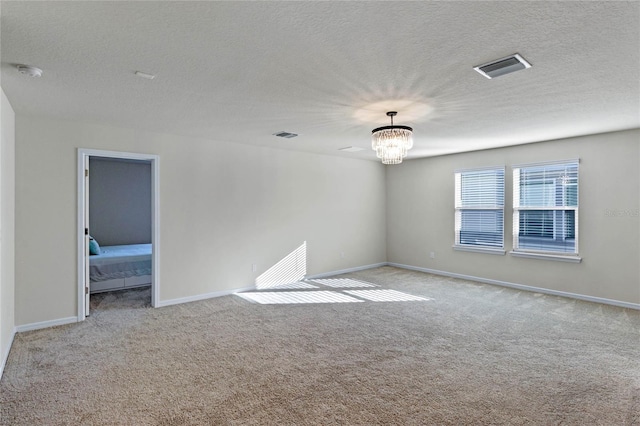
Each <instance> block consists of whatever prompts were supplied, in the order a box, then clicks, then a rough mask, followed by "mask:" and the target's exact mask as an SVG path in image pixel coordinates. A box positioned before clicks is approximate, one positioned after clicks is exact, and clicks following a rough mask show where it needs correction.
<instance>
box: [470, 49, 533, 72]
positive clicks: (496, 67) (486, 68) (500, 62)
mask: <svg viewBox="0 0 640 426" xmlns="http://www.w3.org/2000/svg"><path fill="white" fill-rule="evenodd" d="M526 68H531V64H530V63H529V62H527V61H526V59H524V58H523V57H522V56H520V55H518V54H517V53H515V54H513V55H511V56H507V57H506V58H501V59H496V60H495V61H491V62H489V63H486V64H482V65H478V66H477V67H473V69H474V70H476V71H478V72H479V73H480V74H482V75H484V76H485V77H487V78H494V77H499V76H501V75H505V74H509V73H512V72H515V71H519V70H523V69H526Z"/></svg>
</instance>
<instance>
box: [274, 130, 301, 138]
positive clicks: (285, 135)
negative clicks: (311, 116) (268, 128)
mask: <svg viewBox="0 0 640 426" xmlns="http://www.w3.org/2000/svg"><path fill="white" fill-rule="evenodd" d="M273 136H277V137H279V138H287V139H291V138H295V137H296V136H298V134H297V133H289V132H285V131H284V130H283V131H282V132H276V133H274V134H273Z"/></svg>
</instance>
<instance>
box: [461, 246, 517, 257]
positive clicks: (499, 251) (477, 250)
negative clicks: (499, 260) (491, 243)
mask: <svg viewBox="0 0 640 426" xmlns="http://www.w3.org/2000/svg"><path fill="white" fill-rule="evenodd" d="M453 249H454V250H456V251H470V252H474V253H486V254H496V255H498V256H504V255H505V253H506V252H505V251H504V249H500V248H490V247H475V246H458V245H455V246H453Z"/></svg>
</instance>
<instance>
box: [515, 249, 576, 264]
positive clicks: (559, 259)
mask: <svg viewBox="0 0 640 426" xmlns="http://www.w3.org/2000/svg"><path fill="white" fill-rule="evenodd" d="M509 254H510V255H512V256H516V257H528V258H531V259H544V260H555V261H557V262H569V263H580V262H582V258H581V257H578V255H568V256H564V255H561V254H544V253H531V252H526V251H510V252H509Z"/></svg>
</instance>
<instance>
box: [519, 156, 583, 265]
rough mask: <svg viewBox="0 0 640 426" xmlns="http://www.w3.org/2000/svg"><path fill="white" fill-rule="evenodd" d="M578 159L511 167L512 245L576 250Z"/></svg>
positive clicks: (523, 249) (558, 252) (542, 250)
mask: <svg viewBox="0 0 640 426" xmlns="http://www.w3.org/2000/svg"><path fill="white" fill-rule="evenodd" d="M577 221H578V160H571V161H565V162H559V163H548V164H537V165H527V166H520V167H514V168H513V249H514V252H518V251H520V252H532V253H536V252H538V253H543V254H551V255H563V256H566V255H577V254H578V222H577Z"/></svg>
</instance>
